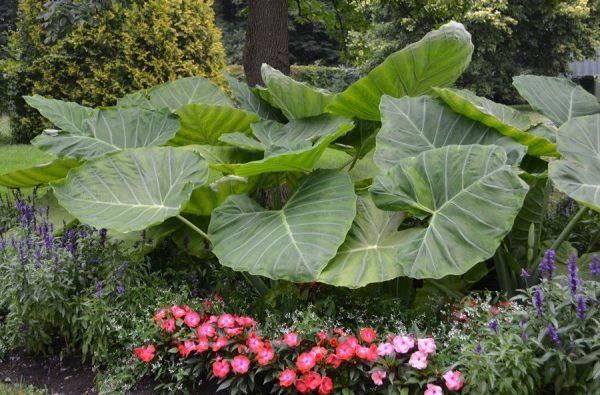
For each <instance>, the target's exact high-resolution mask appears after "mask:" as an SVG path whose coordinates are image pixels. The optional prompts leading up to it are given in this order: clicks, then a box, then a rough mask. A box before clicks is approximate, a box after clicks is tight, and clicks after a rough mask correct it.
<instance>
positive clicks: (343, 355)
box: [335, 339, 356, 361]
mask: <svg viewBox="0 0 600 395" xmlns="http://www.w3.org/2000/svg"><path fill="white" fill-rule="evenodd" d="M349 340H350V339H348V340H346V341H344V342H342V343H341V344H340V345H339V346H337V347H336V348H335V355H337V356H338V357H339V358H340V359H341V360H343V361H348V360H350V359H352V357H353V356H354V349H355V348H356V345H354V346H353V345H352V343H353V342H350V341H349Z"/></svg>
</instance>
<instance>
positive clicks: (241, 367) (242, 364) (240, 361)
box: [231, 355, 250, 374]
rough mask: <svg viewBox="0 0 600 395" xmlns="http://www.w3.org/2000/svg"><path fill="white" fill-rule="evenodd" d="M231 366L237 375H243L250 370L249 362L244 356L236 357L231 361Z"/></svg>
mask: <svg viewBox="0 0 600 395" xmlns="http://www.w3.org/2000/svg"><path fill="white" fill-rule="evenodd" d="M231 366H232V367H233V371H234V372H236V373H237V374H244V373H246V372H247V371H248V369H249V368H250V360H249V359H248V357H246V356H245V355H236V356H235V357H233V360H232V361H231Z"/></svg>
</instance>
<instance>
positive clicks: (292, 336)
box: [283, 332, 300, 347]
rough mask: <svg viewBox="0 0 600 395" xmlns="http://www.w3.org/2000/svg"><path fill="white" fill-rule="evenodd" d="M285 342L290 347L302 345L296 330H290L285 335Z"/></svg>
mask: <svg viewBox="0 0 600 395" xmlns="http://www.w3.org/2000/svg"><path fill="white" fill-rule="evenodd" d="M283 342H284V343H285V344H287V345H288V346H290V347H298V346H299V345H300V339H299V338H298V334H297V333H296V332H288V333H286V334H285V335H283Z"/></svg>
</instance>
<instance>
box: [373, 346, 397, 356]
mask: <svg viewBox="0 0 600 395" xmlns="http://www.w3.org/2000/svg"><path fill="white" fill-rule="evenodd" d="M393 352H394V346H392V345H391V344H390V343H381V344H380V345H379V346H378V347H377V354H378V355H379V356H380V357H385V356H386V355H390V354H391V353H393Z"/></svg>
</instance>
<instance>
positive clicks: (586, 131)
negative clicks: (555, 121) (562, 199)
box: [549, 114, 600, 211]
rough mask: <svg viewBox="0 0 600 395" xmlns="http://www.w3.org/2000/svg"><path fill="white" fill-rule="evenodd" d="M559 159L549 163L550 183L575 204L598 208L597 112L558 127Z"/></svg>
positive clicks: (599, 144)
mask: <svg viewBox="0 0 600 395" xmlns="http://www.w3.org/2000/svg"><path fill="white" fill-rule="evenodd" d="M558 149H559V151H560V153H561V154H562V155H563V159H562V160H557V161H553V162H550V164H549V174H550V179H551V180H552V182H553V183H554V185H555V186H556V187H557V188H558V189H559V190H561V191H562V192H564V193H566V194H567V195H569V196H570V197H572V198H573V199H575V200H577V201H578V202H579V203H581V204H583V205H585V206H587V207H589V208H591V209H594V210H596V211H600V114H596V115H588V116H585V117H578V118H572V119H571V120H569V121H567V122H566V123H565V124H564V125H562V126H561V127H560V129H559V130H558Z"/></svg>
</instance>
